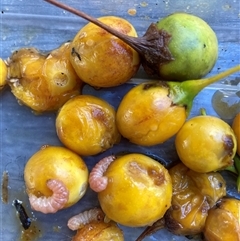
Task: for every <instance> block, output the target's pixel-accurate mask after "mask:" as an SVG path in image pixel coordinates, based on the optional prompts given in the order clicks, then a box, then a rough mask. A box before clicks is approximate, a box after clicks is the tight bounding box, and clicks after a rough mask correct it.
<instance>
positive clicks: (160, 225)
mask: <svg viewBox="0 0 240 241" xmlns="http://www.w3.org/2000/svg"><path fill="white" fill-rule="evenodd" d="M164 227H165V219H164V218H161V219H159V220H158V221H156V222H155V223H154V224H153V225H152V226H149V227H147V228H146V229H145V230H144V231H143V232H142V233H141V234H140V236H139V237H138V238H137V239H136V240H135V241H142V240H143V239H144V238H145V237H146V236H148V235H151V234H153V233H155V232H157V231H158V230H160V229H163V228H164Z"/></svg>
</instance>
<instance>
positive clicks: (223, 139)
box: [175, 115, 237, 172]
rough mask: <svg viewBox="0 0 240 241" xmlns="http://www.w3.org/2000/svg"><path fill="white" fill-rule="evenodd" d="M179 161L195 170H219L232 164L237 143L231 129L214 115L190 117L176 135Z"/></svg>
mask: <svg viewBox="0 0 240 241" xmlns="http://www.w3.org/2000/svg"><path fill="white" fill-rule="evenodd" d="M175 146H176V150H177V153H178V156H179V158H180V160H181V161H182V162H183V163H184V164H185V165H186V166H187V167H188V168H190V169H192V170H194V171H196V172H211V171H217V170H220V169H223V168H226V167H227V166H230V165H232V160H233V157H234V155H235V153H236V149H237V142H236V137H235V135H234V132H233V130H232V128H231V127H230V126H229V125H228V124H227V123H226V122H224V121H223V120H221V119H220V118H217V117H214V116H207V115H204V116H196V117H193V118H191V119H189V120H188V121H187V122H185V124H184V125H183V126H182V128H181V129H180V131H179V132H178V133H177V135H176V139H175Z"/></svg>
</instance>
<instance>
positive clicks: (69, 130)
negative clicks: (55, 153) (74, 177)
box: [56, 95, 120, 156]
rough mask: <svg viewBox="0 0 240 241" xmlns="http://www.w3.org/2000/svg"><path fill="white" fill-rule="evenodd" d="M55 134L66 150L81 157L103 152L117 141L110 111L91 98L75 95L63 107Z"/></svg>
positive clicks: (57, 119) (112, 110) (113, 119)
mask: <svg viewBox="0 0 240 241" xmlns="http://www.w3.org/2000/svg"><path fill="white" fill-rule="evenodd" d="M56 131H57V135H58V137H59V139H60V141H61V142H62V143H63V144H64V145H65V146H66V147H67V148H69V149H71V150H73V151H74V152H76V153H78V154H79V155H83V156H88V155H95V154H98V153H100V152H103V151H105V150H107V149H109V148H110V147H112V146H113V145H114V144H115V143H117V142H118V141H119V140H120V134H119V132H118V130H117V127H116V123H115V110H114V108H113V107H112V106H111V105H110V104H108V103H107V102H106V101H105V100H103V99H101V98H98V97H95V96H91V95H79V96H76V97H74V98H72V99H71V100H69V101H68V102H67V103H65V104H64V106H63V107H62V108H61V109H60V111H59V113H58V116H57V118H56Z"/></svg>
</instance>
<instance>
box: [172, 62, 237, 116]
mask: <svg viewBox="0 0 240 241" xmlns="http://www.w3.org/2000/svg"><path fill="white" fill-rule="evenodd" d="M237 71H240V65H236V66H234V67H232V68H230V69H228V70H225V71H223V72H221V73H219V74H217V75H214V76H212V77H209V78H204V79H197V80H186V81H183V82H174V81H169V82H168V85H169V87H170V94H169V96H170V97H171V98H172V100H173V104H176V105H181V106H185V107H186V112H187V115H188V114H189V112H190V111H191V108H192V102H193V100H194V98H195V96H196V95H197V94H198V93H199V92H200V91H201V90H202V89H204V88H205V87H206V86H208V85H210V84H212V83H214V82H217V81H218V80H220V79H223V78H225V77H227V76H229V75H231V74H233V73H235V72H237Z"/></svg>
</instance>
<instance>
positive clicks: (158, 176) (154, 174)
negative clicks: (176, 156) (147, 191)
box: [148, 168, 166, 186]
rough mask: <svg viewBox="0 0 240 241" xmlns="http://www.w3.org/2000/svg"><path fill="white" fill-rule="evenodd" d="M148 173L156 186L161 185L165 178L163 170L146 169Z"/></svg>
mask: <svg viewBox="0 0 240 241" xmlns="http://www.w3.org/2000/svg"><path fill="white" fill-rule="evenodd" d="M148 175H149V176H150V177H151V179H152V180H153V182H154V184H155V185H157V186H161V185H162V184H163V183H164V182H165V180H166V179H165V175H164V172H158V171H156V170H155V169H153V168H149V169H148Z"/></svg>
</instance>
